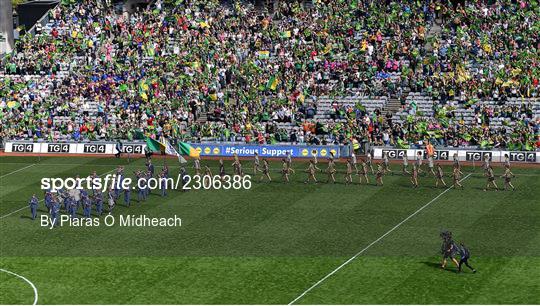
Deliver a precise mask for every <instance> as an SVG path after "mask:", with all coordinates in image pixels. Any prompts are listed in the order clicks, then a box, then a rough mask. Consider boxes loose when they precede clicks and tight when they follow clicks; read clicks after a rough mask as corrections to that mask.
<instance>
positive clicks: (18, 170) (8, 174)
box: [0, 164, 36, 178]
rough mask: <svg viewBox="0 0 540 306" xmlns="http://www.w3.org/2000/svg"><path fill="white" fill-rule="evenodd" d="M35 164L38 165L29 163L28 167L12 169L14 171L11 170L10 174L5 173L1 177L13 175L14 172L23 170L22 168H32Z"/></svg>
mask: <svg viewBox="0 0 540 306" xmlns="http://www.w3.org/2000/svg"><path fill="white" fill-rule="evenodd" d="M35 165H36V164H31V165H28V166H26V167H22V168H21V169H17V170H15V171H12V172H10V173H8V174H4V175H2V176H0V178H3V177H6V176H8V175H11V174H13V173H17V172H19V171H22V170H24V169H27V168H30V167H32V166H35Z"/></svg>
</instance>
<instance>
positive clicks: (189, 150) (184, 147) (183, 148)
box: [178, 142, 200, 157]
mask: <svg viewBox="0 0 540 306" xmlns="http://www.w3.org/2000/svg"><path fill="white" fill-rule="evenodd" d="M178 147H179V148H180V153H181V154H182V155H188V156H189V157H199V155H200V153H199V151H197V150H195V149H194V148H193V147H192V146H191V145H190V144H189V143H185V142H180V144H178Z"/></svg>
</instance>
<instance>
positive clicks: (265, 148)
mask: <svg viewBox="0 0 540 306" xmlns="http://www.w3.org/2000/svg"><path fill="white" fill-rule="evenodd" d="M117 145H118V144H117V143H116V142H86V143H78V142H77V143H74V142H73V143H70V142H28V141H8V142H6V143H5V152H7V153H35V154H48V153H62V154H115V153H117ZM190 145H191V146H192V147H193V148H194V149H195V150H197V151H198V152H199V153H200V155H201V156H203V157H206V156H208V157H211V156H214V157H229V156H233V155H234V154H235V153H236V154H237V155H238V156H241V157H247V156H253V155H254V154H255V152H257V153H258V154H259V156H261V157H283V156H286V154H287V152H289V153H290V154H291V156H292V157H294V158H309V157H312V156H315V155H316V156H317V157H320V158H326V157H330V156H331V155H333V156H334V157H335V158H340V157H342V158H346V157H348V156H350V147H349V146H338V145H329V146H310V145H302V144H298V145H294V144H277V145H253V144H237V143H190ZM120 148H121V151H122V153H127V154H134V155H143V154H144V152H145V148H146V143H144V142H128V141H126V142H122V145H121V146H120ZM372 152H373V158H374V159H381V158H382V157H383V154H386V155H387V156H388V158H389V159H402V158H403V155H405V154H406V155H407V157H408V159H410V160H414V159H416V156H417V155H418V153H420V154H421V155H422V156H423V157H424V158H427V153H426V151H425V150H423V149H396V148H392V147H374V148H373V151H372ZM454 154H457V157H458V159H459V160H460V161H470V162H481V161H483V160H484V158H485V157H486V155H487V156H488V157H489V159H490V160H491V161H493V162H503V161H504V158H505V155H508V157H509V159H510V161H513V162H527V163H540V152H539V151H536V152H534V151H529V152H522V151H508V150H485V151H483V150H475V149H455V148H443V149H437V150H435V156H434V159H435V160H442V161H452V160H453V158H454Z"/></svg>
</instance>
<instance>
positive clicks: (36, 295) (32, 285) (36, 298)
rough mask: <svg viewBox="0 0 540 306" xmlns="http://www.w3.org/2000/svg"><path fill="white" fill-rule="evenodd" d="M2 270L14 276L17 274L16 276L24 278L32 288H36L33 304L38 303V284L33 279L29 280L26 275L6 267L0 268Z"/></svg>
mask: <svg viewBox="0 0 540 306" xmlns="http://www.w3.org/2000/svg"><path fill="white" fill-rule="evenodd" d="M0 271H2V272H6V273H8V274H11V275H13V276H16V277H18V278H20V279H22V280H23V281H25V282H27V283H28V284H29V285H30V286H31V287H32V289H34V303H33V304H32V305H37V301H38V291H37V288H36V286H35V285H34V284H33V283H32V282H31V281H29V280H28V278H26V277H24V276H22V275H19V274H17V273H13V272H11V271H8V270H6V269H2V268H0Z"/></svg>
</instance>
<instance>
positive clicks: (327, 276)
mask: <svg viewBox="0 0 540 306" xmlns="http://www.w3.org/2000/svg"><path fill="white" fill-rule="evenodd" d="M469 176H471V173H469V174H467V175H466V176H465V177H464V178H463V179H461V180H460V182H462V181H464V180H466V179H467V178H468V177H469ZM451 188H452V187H448V188H446V189H445V190H444V191H443V192H441V193H440V194H439V195H438V196H436V197H435V198H434V199H433V200H431V201H429V202H428V203H427V204H425V205H424V206H422V207H420V208H419V209H418V210H416V211H415V212H413V213H412V214H411V215H410V216H408V217H407V218H405V219H403V221H401V222H399V223H398V224H397V225H396V226H394V227H392V228H391V229H390V230H389V231H388V232H386V233H384V235H382V236H381V237H379V238H377V239H376V240H375V241H373V242H372V243H370V244H368V246H366V247H365V248H363V249H362V250H361V251H360V252H358V253H356V254H354V256H353V257H351V258H349V259H348V260H347V261H346V262H344V263H342V264H341V265H340V266H339V267H337V268H335V269H334V271H332V272H330V273H328V274H327V275H326V276H325V277H323V278H321V279H320V280H319V281H318V282H316V283H315V284H313V285H312V286H311V287H309V288H308V289H307V290H306V291H304V292H302V294H300V295H299V296H297V297H296V298H295V299H294V300H292V301H291V302H290V303H289V304H288V305H292V304H294V303H295V302H296V301H298V300H299V299H301V298H302V297H303V296H304V295H306V294H307V293H308V292H310V291H311V290H313V289H314V288H315V287H317V286H318V285H320V284H321V283H322V282H324V281H325V280H326V279H327V278H329V277H330V276H332V275H334V274H335V273H336V272H337V271H339V270H340V269H341V268H343V267H345V266H346V265H348V264H349V263H350V262H351V261H353V260H354V259H356V257H358V256H359V255H361V254H362V253H364V252H365V251H366V250H367V249H369V248H370V247H371V246H372V245H374V244H375V243H377V242H379V241H381V239H383V238H384V237H386V236H387V235H388V234H390V233H391V232H393V231H394V230H395V229H396V228H398V227H399V226H400V225H402V224H403V223H405V222H407V220H409V219H410V218H412V217H414V216H415V215H416V214H417V213H419V212H420V211H422V210H423V209H424V208H426V207H428V206H429V205H430V204H431V203H433V202H435V201H436V200H437V199H438V198H440V197H441V196H442V195H443V194H445V193H447V192H448V190H450V189H451Z"/></svg>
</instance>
